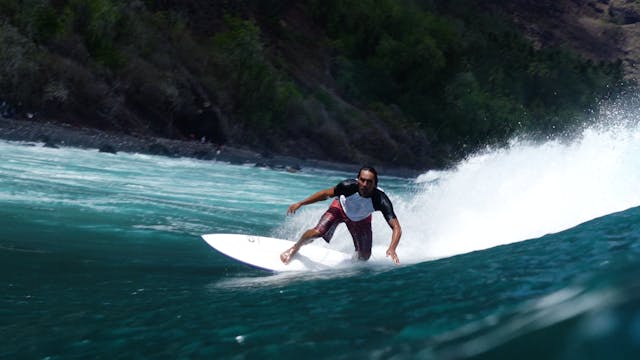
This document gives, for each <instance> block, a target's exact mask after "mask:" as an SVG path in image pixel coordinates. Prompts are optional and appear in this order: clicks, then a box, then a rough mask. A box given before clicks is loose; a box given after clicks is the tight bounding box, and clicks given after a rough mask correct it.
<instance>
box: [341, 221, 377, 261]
mask: <svg viewBox="0 0 640 360" xmlns="http://www.w3.org/2000/svg"><path fill="white" fill-rule="evenodd" d="M346 225H347V229H349V232H350V233H351V238H353V246H354V247H355V249H356V251H357V252H358V260H362V261H367V260H369V258H370V257H371V246H372V242H373V234H372V233H371V215H369V216H368V217H366V218H365V219H363V220H360V221H347V222H346Z"/></svg>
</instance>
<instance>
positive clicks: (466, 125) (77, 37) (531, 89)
mask: <svg viewBox="0 0 640 360" xmlns="http://www.w3.org/2000/svg"><path fill="white" fill-rule="evenodd" d="M325 70H326V71H325ZM318 74H319V75H318ZM622 85H623V84H622V69H621V64H620V63H612V64H609V63H600V64H595V63H593V62H591V61H588V60H584V59H581V58H579V57H577V56H576V55H573V54H571V53H568V52H565V51H562V50H558V49H542V50H536V49H534V48H533V47H532V45H531V44H530V43H529V42H528V41H527V40H525V39H524V38H523V37H522V36H521V35H520V34H519V33H518V32H517V31H516V29H515V27H514V26H513V25H512V24H511V23H510V22H509V21H507V20H506V19H505V18H504V17H502V16H500V15H490V14H488V13H484V12H482V11H480V10H479V9H478V8H477V7H475V6H474V2H473V1H461V0H459V1H435V0H433V1H427V0H403V1H397V0H308V1H303V2H295V1H266V0H265V1H252V0H245V1H221V2H207V1H188V2H178V1H169V0H165V1H161V0H157V1H153V0H147V1H134V2H124V1H116V0H86V1H80V0H68V1H64V0H27V1H15V0H0V100H6V101H7V102H9V103H11V104H12V105H13V106H14V107H15V108H16V109H17V110H18V113H20V112H22V113H25V112H31V113H39V114H40V115H39V116H40V117H42V118H48V119H57V120H60V121H65V122H71V123H74V124H78V125H88V126H95V127H101V128H105V129H116V130H119V131H126V132H134V133H142V134H147V135H148V134H154V135H161V136H169V137H188V136H190V135H193V136H197V137H198V138H199V137H200V136H202V135H205V136H207V137H208V138H209V139H211V140H212V141H215V142H229V143H232V144H236V145H248V146H251V147H254V148H258V149H263V150H269V151H272V152H282V153H289V154H294V155H298V156H310V157H325V158H328V159H332V160H346V161H371V162H374V163H376V162H377V163H394V164H398V165H410V166H415V167H422V168H424V167H431V166H438V165H446V163H447V161H449V160H451V159H455V158H458V157H460V156H464V155H465V154H466V153H468V152H469V151H472V150H474V149H477V148H478V147H480V146H484V145H486V144H495V143H497V144H500V143H504V142H505V141H507V140H508V139H509V138H511V137H512V136H514V135H515V134H522V133H526V134H536V135H542V136H547V135H554V134H558V133H562V132H565V131H567V130H571V129H572V128H573V127H575V126H577V125H580V124H582V123H583V122H584V121H585V119H586V118H587V117H588V114H589V112H590V111H593V110H594V108H595V106H596V104H598V101H599V100H600V99H602V98H604V97H607V96H610V95H611V94H614V93H615V92H616V91H618V90H619V89H620V88H621V86H622Z"/></svg>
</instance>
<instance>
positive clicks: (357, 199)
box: [333, 179, 396, 222]
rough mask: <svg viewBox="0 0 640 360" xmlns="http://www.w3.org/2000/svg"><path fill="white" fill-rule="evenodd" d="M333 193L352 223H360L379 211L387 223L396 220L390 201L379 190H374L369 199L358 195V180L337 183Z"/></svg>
mask: <svg viewBox="0 0 640 360" xmlns="http://www.w3.org/2000/svg"><path fill="white" fill-rule="evenodd" d="M333 192H334V194H335V195H336V196H337V197H339V200H340V204H341V205H342V210H344V212H345V214H347V217H349V219H351V220H352V221H360V220H362V219H364V218H366V217H367V216H369V215H371V213H372V212H374V211H381V212H382V215H384V218H385V219H386V220H387V222H389V221H391V220H393V219H395V218H396V214H395V213H394V212H393V205H391V200H389V197H387V194H385V193H384V191H382V190H381V189H380V188H375V189H374V190H373V194H371V197H362V196H360V194H359V193H358V180H356V179H347V180H344V181H342V182H340V183H338V185H336V186H335V188H334V189H333Z"/></svg>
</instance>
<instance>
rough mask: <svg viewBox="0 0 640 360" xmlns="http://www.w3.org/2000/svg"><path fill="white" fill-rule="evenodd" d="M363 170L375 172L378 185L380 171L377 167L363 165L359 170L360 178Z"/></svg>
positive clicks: (374, 175)
mask: <svg viewBox="0 0 640 360" xmlns="http://www.w3.org/2000/svg"><path fill="white" fill-rule="evenodd" d="M363 171H368V172H370V173H372V174H373V178H374V179H375V182H376V186H377V185H378V172H377V171H376V169H374V168H373V166H363V167H361V168H360V170H359V171H358V178H360V173H362V172H363Z"/></svg>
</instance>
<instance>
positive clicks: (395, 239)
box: [387, 218, 402, 264]
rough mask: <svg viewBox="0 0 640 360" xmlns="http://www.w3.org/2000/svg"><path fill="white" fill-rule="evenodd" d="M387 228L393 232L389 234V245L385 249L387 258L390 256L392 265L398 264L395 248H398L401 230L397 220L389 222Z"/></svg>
mask: <svg viewBox="0 0 640 360" xmlns="http://www.w3.org/2000/svg"><path fill="white" fill-rule="evenodd" d="M389 226H391V229H392V231H393V232H392V234H391V244H389V248H388V249H387V256H390V257H391V260H393V262H394V263H396V264H400V259H398V255H397V254H396V248H397V247H398V243H400V237H401V236H402V228H401V227H400V222H399V221H398V219H397V218H393V219H391V220H389Z"/></svg>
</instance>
